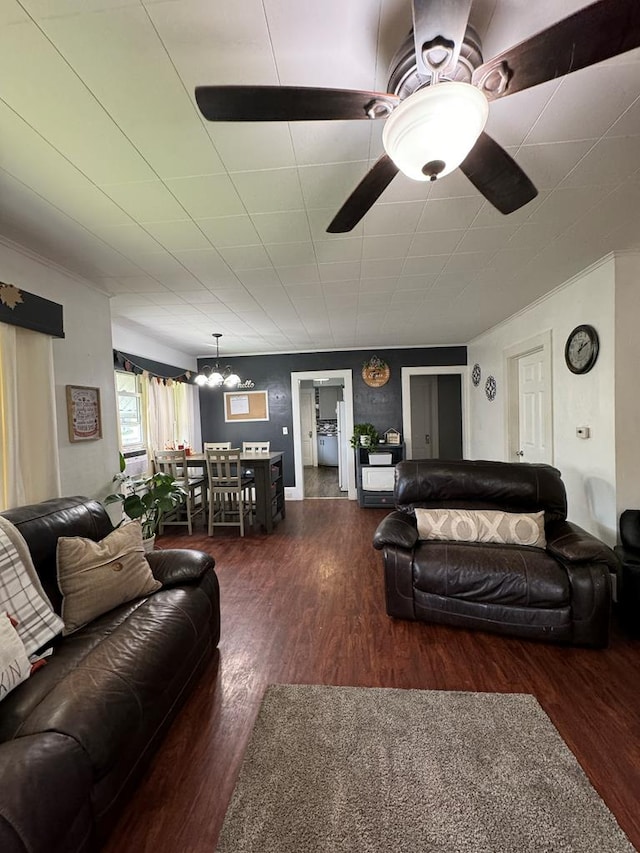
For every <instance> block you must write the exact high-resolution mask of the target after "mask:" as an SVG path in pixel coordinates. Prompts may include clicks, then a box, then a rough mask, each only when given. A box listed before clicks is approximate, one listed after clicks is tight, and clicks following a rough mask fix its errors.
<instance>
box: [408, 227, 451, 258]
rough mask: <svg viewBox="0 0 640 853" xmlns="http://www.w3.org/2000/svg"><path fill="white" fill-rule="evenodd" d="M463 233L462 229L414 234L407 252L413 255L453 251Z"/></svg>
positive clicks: (439, 253)
mask: <svg viewBox="0 0 640 853" xmlns="http://www.w3.org/2000/svg"><path fill="white" fill-rule="evenodd" d="M464 234H465V232H464V231H427V232H424V233H422V234H414V235H413V240H412V241H411V246H410V248H409V252H408V254H409V256H410V257H413V256H426V255H441V254H443V253H444V252H453V251H454V249H455V248H456V246H458V244H459V243H460V240H461V239H462V238H463V236H464Z"/></svg>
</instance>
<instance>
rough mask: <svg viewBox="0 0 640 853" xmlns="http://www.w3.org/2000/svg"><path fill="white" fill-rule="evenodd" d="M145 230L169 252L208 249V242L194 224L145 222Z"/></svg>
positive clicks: (186, 221)
mask: <svg viewBox="0 0 640 853" xmlns="http://www.w3.org/2000/svg"><path fill="white" fill-rule="evenodd" d="M145 228H146V230H147V231H148V232H149V233H150V234H151V235H152V236H153V237H155V239H156V240H157V241H158V243H160V245H161V246H164V247H165V249H168V250H169V251H170V252H188V251H191V250H192V249H208V248H210V244H209V241H208V240H207V238H206V237H205V236H204V234H203V233H202V231H201V230H200V229H199V228H198V226H197V225H196V224H195V223H194V222H190V221H189V220H186V219H183V220H177V221H173V222H147V223H146V224H145Z"/></svg>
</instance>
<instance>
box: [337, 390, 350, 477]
mask: <svg viewBox="0 0 640 853" xmlns="http://www.w3.org/2000/svg"><path fill="white" fill-rule="evenodd" d="M346 416H347V414H346V404H345V403H344V401H341V402H339V403H338V404H337V408H336V417H337V418H338V487H339V488H340V491H341V492H346V491H348V489H349V481H348V476H349V474H348V471H349V453H350V452H351V450H350V447H349V439H350V438H351V436H349V435H347V430H346Z"/></svg>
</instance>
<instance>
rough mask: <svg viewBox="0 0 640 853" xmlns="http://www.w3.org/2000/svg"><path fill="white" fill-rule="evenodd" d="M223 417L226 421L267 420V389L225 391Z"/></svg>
mask: <svg viewBox="0 0 640 853" xmlns="http://www.w3.org/2000/svg"><path fill="white" fill-rule="evenodd" d="M224 419H225V421H226V422H227V423H235V422H238V421H242V422H244V421H268V420H269V396H268V393H267V391H225V395H224Z"/></svg>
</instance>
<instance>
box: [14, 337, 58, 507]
mask: <svg viewBox="0 0 640 853" xmlns="http://www.w3.org/2000/svg"><path fill="white" fill-rule="evenodd" d="M0 412H1V417H0V509H8V508H10V507H14V506H20V505H22V504H26V503H36V502H37V501H41V500H46V499H47V498H52V497H58V496H59V495H60V493H61V487H60V465H59V459H58V431H57V426H56V407H55V381H54V376H53V349H52V341H51V338H50V337H49V336H47V335H43V334H40V333H39V332H32V331H30V330H28V329H21V328H17V327H15V326H8V325H6V324H5V323H0Z"/></svg>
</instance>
